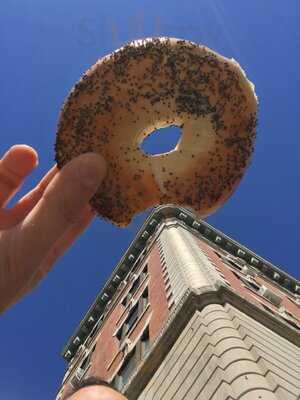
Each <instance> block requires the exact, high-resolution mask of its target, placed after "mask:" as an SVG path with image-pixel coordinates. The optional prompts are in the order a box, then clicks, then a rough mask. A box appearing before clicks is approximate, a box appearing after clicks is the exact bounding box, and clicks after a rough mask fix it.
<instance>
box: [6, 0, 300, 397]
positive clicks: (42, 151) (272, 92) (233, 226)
mask: <svg viewBox="0 0 300 400" xmlns="http://www.w3.org/2000/svg"><path fill="white" fill-rule="evenodd" d="M299 17H300V3H299V1H298V0H289V1H286V2H283V1H279V0H264V1H262V0H251V1H249V0H245V1H236V0H185V1H177V0H164V1H163V2H162V1H160V0H151V1H150V0H139V1H137V0H132V1H130V2H128V1H125V0H109V1H107V0H101V1H100V0H51V1H50V0H42V1H41V0H2V1H1V3H0V55H1V59H0V60H1V61H0V110H1V112H0V126H1V137H2V140H1V142H0V151H1V153H3V152H4V151H5V150H6V149H7V148H8V147H9V146H11V145H13V144H15V143H27V144H29V145H31V146H33V147H34V148H35V149H36V150H37V151H38V153H39V155H40V166H39V168H38V170H36V171H35V172H34V174H33V175H32V177H31V178H30V179H28V181H27V182H26V184H25V186H24V189H23V191H22V193H24V191H25V190H28V189H29V188H31V187H32V186H33V185H34V184H35V183H36V182H38V180H39V179H40V177H41V176H42V174H43V173H44V172H45V171H47V170H48V169H49V168H50V167H51V166H52V164H53V160H54V148H53V147H54V142H55V132H56V123H57V118H58V113H59V110H60V107H61V104H62V102H63V100H64V98H65V96H66V95H67V93H68V91H69V90H70V88H71V87H72V85H73V84H74V83H75V81H76V80H77V79H78V78H79V77H80V75H81V74H82V73H83V72H84V71H85V70H86V69H87V68H88V67H89V66H90V65H91V64H93V63H94V62H95V61H96V60H97V59H98V58H99V57H101V56H103V55H105V54H107V53H110V52H111V51H113V50H114V49H116V48H117V47H119V46H120V45H122V43H124V42H126V41H128V40H131V39H134V38H139V37H145V36H154V35H156V36H158V35H167V36H173V37H181V38H185V39H189V40H193V41H195V42H198V43H202V44H205V45H207V46H208V47H211V48H212V49H214V50H216V51H218V52H220V53H221V54H223V55H225V56H227V57H234V58H235V59H236V60H238V62H239V63H240V64H241V65H242V66H243V68H244V69H245V70H246V72H247V75H248V77H249V79H250V80H252V81H253V82H254V83H255V86H256V92H257V94H258V96H259V100H260V113H259V126H258V137H257V143H256V149H255V154H254V157H253V162H252V165H251V167H250V169H249V170H248V172H247V174H246V175H245V177H244V179H243V180H242V183H241V184H240V186H239V188H238V189H237V191H236V192H235V193H234V195H233V196H232V197H231V199H230V200H229V201H228V202H227V203H226V204H225V205H224V206H223V207H222V208H221V209H220V210H219V211H218V212H217V213H216V214H214V215H213V216H211V217H209V218H208V219H207V220H208V222H209V223H211V224H213V225H214V226H216V227H217V228H219V229H221V230H223V231H224V232H225V233H227V234H228V235H230V236H232V237H233V238H235V239H236V240H238V241H240V242H241V243H243V244H244V245H246V246H248V247H249V248H250V249H252V250H254V251H255V252H257V253H258V254H259V255H261V256H263V257H265V258H267V259H268V260H270V261H271V262H273V263H274V264H275V265H278V266H280V267H281V268H282V269H283V270H285V271H287V272H289V273H290V274H292V275H294V276H296V277H298V278H299V275H300V274H299V262H298V250H299V245H300V240H299V228H298V225H299V223H300V210H299V204H300V185H299V182H300V168H299V161H300V158H299V148H300V135H299V120H298V119H297V118H298V117H299V115H300V113H299V104H300V90H299V88H300V75H299V64H300V53H299V49H300V30H299ZM167 136H168V135H165V137H162V136H160V140H161V141H165V142H166V141H167ZM145 215H146V214H143V215H141V216H138V217H137V218H136V219H135V220H134V221H133V223H132V224H131V225H130V226H129V227H128V228H125V229H118V228H116V227H114V226H112V225H110V224H108V223H106V222H104V221H101V220H99V219H98V220H96V221H95V222H93V224H92V225H91V226H90V227H89V229H88V230H87V231H86V232H85V233H84V234H83V235H82V237H81V238H80V240H78V241H77V243H76V244H75V245H74V246H73V247H72V248H71V249H70V250H69V251H68V252H67V253H66V254H65V255H64V257H62V258H61V259H60V261H59V262H58V263H57V265H56V268H55V269H54V270H53V271H52V272H51V273H50V274H49V275H48V277H47V279H45V280H44V282H43V283H42V284H41V285H40V286H39V288H38V289H37V290H35V291H34V293H32V294H31V295H30V296H27V297H26V298H25V299H24V300H22V301H21V302H20V303H19V304H18V305H16V306H15V307H13V308H12V309H11V310H10V311H8V312H7V313H6V314H5V315H4V316H3V317H2V318H1V320H0V359H1V368H0V370H1V374H0V398H1V399H2V398H3V399H5V400H41V399H43V400H44V399H45V400H47V399H53V398H54V394H55V392H56V389H57V387H58V386H59V383H60V381H61V379H62V377H63V373H64V370H65V363H64V361H63V360H62V359H61V358H60V356H59V352H60V350H61V348H62V346H63V345H64V344H65V342H66V340H67V339H68V337H69V336H70V335H71V333H72V332H73V329H74V328H75V327H76V325H77V323H78V322H79V320H80V319H81V317H82V316H83V314H84V313H85V311H86V310H87V308H88V306H89V305H90V303H91V302H92V301H93V299H94V297H95V296H96V294H97V292H98V291H99V289H100V288H101V286H102V285H103V283H104V282H105V280H106V278H107V277H108V276H109V274H110V271H111V270H112V268H113V267H114V266H115V264H116V263H117V262H118V260H119V259H120V257H121V255H122V254H123V252H124V251H125V250H126V248H127V246H128V244H129V243H130V241H131V240H132V239H133V237H134V235H135V232H136V230H137V227H138V226H139V225H140V223H141V222H142V221H143V219H144V218H145Z"/></svg>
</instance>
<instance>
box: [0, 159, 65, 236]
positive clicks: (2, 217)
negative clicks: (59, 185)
mask: <svg viewBox="0 0 300 400" xmlns="http://www.w3.org/2000/svg"><path fill="white" fill-rule="evenodd" d="M57 172H58V168H57V166H56V165H54V166H53V167H52V168H51V169H50V170H49V171H48V172H47V173H46V174H45V175H44V177H43V178H42V179H41V181H40V182H39V183H38V184H37V185H36V187H35V188H34V189H32V190H31V191H30V192H29V193H27V194H26V195H25V196H23V197H22V198H21V199H20V200H19V201H18V202H17V203H16V204H15V205H14V206H13V207H12V208H10V209H5V208H2V209H0V230H5V229H10V228H12V227H14V226H16V225H17V224H19V223H20V222H21V221H23V219H24V218H25V217H26V215H27V214H28V213H29V212H30V211H31V210H32V209H33V207H35V205H36V204H37V203H38V202H39V200H40V199H41V197H42V196H43V193H44V191H45V189H46V187H47V186H48V185H49V183H50V182H51V180H52V179H53V178H54V176H55V175H56V174H57Z"/></svg>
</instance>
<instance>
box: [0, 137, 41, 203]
mask: <svg viewBox="0 0 300 400" xmlns="http://www.w3.org/2000/svg"><path fill="white" fill-rule="evenodd" d="M37 164H38V155H37V153H36V151H35V150H34V149H33V148H32V147H30V146H27V145H24V144H22V145H21V144H19V145H15V146H12V147H11V148H10V149H9V150H8V151H7V152H6V153H5V154H4V156H3V157H2V159H1V160H0V207H4V206H5V205H6V204H7V202H8V201H9V200H10V199H11V197H12V196H13V195H14V194H15V193H16V192H17V190H18V189H19V188H20V186H21V185H22V183H23V181H24V179H25V178H26V176H27V175H28V174H29V173H30V172H31V171H32V170H33V169H34V168H35V167H36V166H37Z"/></svg>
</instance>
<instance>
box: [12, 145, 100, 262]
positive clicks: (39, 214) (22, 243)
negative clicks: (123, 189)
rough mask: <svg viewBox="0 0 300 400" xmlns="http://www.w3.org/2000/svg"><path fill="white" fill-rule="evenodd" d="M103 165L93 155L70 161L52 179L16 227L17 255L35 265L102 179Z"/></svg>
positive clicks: (43, 256)
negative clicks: (32, 207)
mask: <svg viewBox="0 0 300 400" xmlns="http://www.w3.org/2000/svg"><path fill="white" fill-rule="evenodd" d="M105 173H106V166H105V161H104V159H103V158H102V157H101V156H100V155H97V154H92V153H87V154H83V155H81V156H79V157H78V158H77V159H74V160H72V161H70V163H68V164H67V165H66V166H65V167H64V168H63V169H62V170H60V171H59V172H58V173H57V174H56V175H55V176H54V178H53V179H52V181H51V182H50V184H49V185H48V186H47V189H46V190H45V192H44V195H43V197H42V198H41V200H40V201H39V203H38V204H37V205H36V207H35V208H34V209H33V210H32V211H31V212H30V213H29V214H28V215H27V217H26V218H25V220H24V221H23V223H22V224H21V225H20V226H19V229H20V232H18V238H19V243H18V255H17V257H18V258H20V259H21V260H22V264H24V262H26V261H25V260H28V262H29V263H30V265H31V266H30V268H33V267H34V266H35V267H37V266H38V265H40V263H41V262H42V261H43V259H44V258H45V257H46V256H47V254H48V252H49V251H50V250H51V248H52V247H53V246H54V244H55V243H56V242H57V240H58V239H59V238H60V237H61V236H62V235H63V234H64V233H65V232H66V231H67V230H68V229H69V228H70V227H71V226H72V225H73V224H75V223H76V222H77V221H78V219H80V217H81V215H82V213H83V212H84V210H85V208H86V206H87V205H88V203H89V200H90V198H91V197H92V196H93V194H94V193H95V192H96V190H97V188H98V187H99V186H100V184H101V182H102V180H103V179H104V176H105Z"/></svg>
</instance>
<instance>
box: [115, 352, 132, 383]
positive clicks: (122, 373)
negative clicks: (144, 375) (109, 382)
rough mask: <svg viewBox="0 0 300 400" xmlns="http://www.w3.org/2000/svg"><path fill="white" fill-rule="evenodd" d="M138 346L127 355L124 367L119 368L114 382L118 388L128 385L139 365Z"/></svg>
mask: <svg viewBox="0 0 300 400" xmlns="http://www.w3.org/2000/svg"><path fill="white" fill-rule="evenodd" d="M136 353H137V351H136V347H135V348H134V349H133V350H132V351H131V352H130V353H129V354H128V355H127V356H126V358H125V360H124V362H123V365H122V367H121V368H120V369H119V372H118V373H117V375H116V377H115V379H114V384H115V386H116V388H117V389H121V388H122V387H123V386H125V385H126V383H127V382H128V380H129V378H130V376H131V374H132V373H133V371H134V370H135V368H136V365H137V360H136V358H137V357H136Z"/></svg>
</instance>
